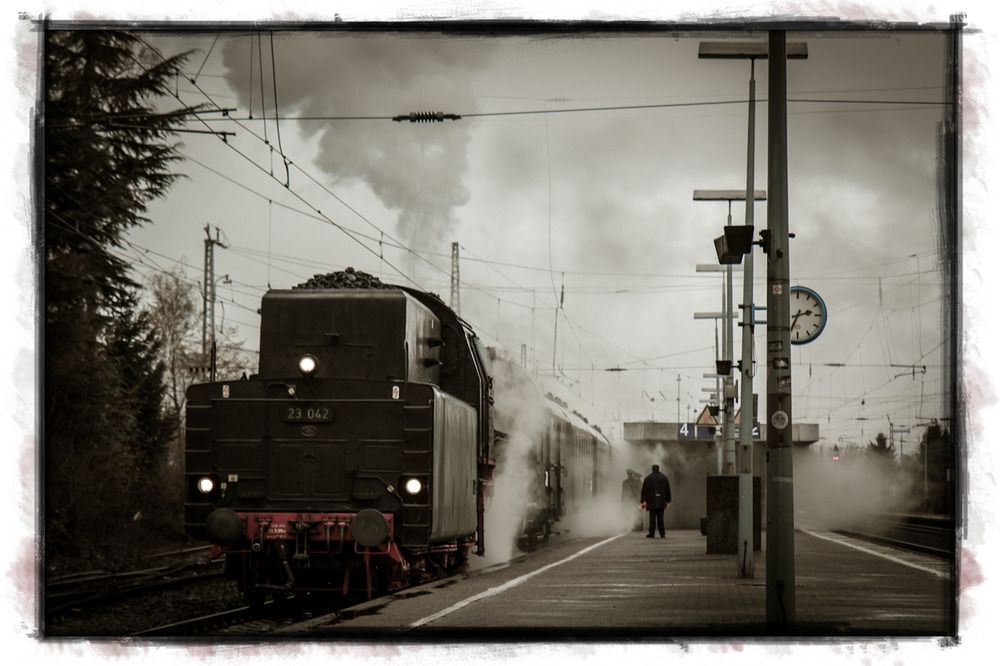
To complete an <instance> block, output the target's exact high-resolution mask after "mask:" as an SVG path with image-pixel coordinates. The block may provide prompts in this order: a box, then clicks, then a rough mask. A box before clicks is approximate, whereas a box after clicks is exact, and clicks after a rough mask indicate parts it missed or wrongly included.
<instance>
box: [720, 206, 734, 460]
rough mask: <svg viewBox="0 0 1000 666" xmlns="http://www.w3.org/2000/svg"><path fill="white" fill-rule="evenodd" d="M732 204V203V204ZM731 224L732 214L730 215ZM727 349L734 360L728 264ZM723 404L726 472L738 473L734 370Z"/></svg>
mask: <svg viewBox="0 0 1000 666" xmlns="http://www.w3.org/2000/svg"><path fill="white" fill-rule="evenodd" d="M730 205H732V204H730ZM729 221H730V224H731V223H732V214H730V215H729ZM725 330H726V334H727V335H726V351H725V354H726V356H725V359H724V360H726V361H729V362H730V363H732V361H733V267H732V265H727V266H726V321H725ZM723 385H724V388H723V392H722V398H723V401H724V402H723V405H724V408H725V413H726V421H725V437H726V466H725V473H726V474H736V387H735V386H734V384H733V373H732V370H730V371H729V372H727V373H726V376H725V378H724V379H723Z"/></svg>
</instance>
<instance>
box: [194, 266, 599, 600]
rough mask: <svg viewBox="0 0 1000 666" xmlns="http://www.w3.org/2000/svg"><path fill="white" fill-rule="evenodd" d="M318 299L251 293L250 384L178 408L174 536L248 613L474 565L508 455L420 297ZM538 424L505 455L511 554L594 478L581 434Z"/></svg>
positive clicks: (297, 293) (479, 352) (503, 414)
mask: <svg viewBox="0 0 1000 666" xmlns="http://www.w3.org/2000/svg"><path fill="white" fill-rule="evenodd" d="M348 270H349V271H351V272H352V273H353V271H352V269H348ZM331 275H332V274H331ZM317 277H319V276H317ZM348 277H352V276H348ZM369 277H370V276H369ZM327 284H328V282H323V283H321V284H320V288H311V287H312V286H313V285H312V284H310V283H306V284H305V285H300V286H299V287H300V288H295V289H290V290H271V291H268V292H267V293H266V294H265V295H264V297H263V299H262V303H261V332H260V366H259V372H258V374H256V375H253V376H252V377H250V378H249V379H243V380H236V381H216V382H212V383H207V384H199V385H193V386H191V387H190V388H189V389H188V392H187V410H186V431H185V434H186V443H185V479H186V491H185V492H186V495H185V505H184V509H185V529H186V531H187V533H188V535H189V536H190V537H191V538H193V539H195V540H199V541H209V542H211V543H212V544H213V548H212V552H211V554H210V559H212V558H215V557H218V556H220V555H223V554H224V555H225V562H226V571H227V575H228V576H229V578H231V579H233V580H236V581H237V582H238V585H239V587H240V589H241V590H242V591H243V592H244V593H245V594H246V596H247V598H248V599H249V600H250V601H251V602H261V601H263V600H264V599H265V598H266V597H267V596H269V595H274V596H277V595H281V596H286V597H290V596H294V595H295V594H296V593H298V592H323V593H331V592H332V593H336V594H339V595H342V596H343V597H344V598H359V599H360V598H369V599H371V598H373V597H375V596H380V595H382V594H386V593H389V592H392V591H394V590H398V589H401V588H405V587H408V586H411V585H415V584H420V583H423V582H427V581H430V580H433V579H435V578H438V577H441V576H444V575H450V574H452V573H455V572H458V571H460V570H462V569H463V568H464V567H465V566H467V564H468V556H469V554H470V553H475V554H477V555H483V554H484V553H485V542H486V538H485V537H486V531H487V529H488V526H487V525H486V520H485V515H486V507H487V505H488V504H489V503H490V501H491V494H492V489H493V477H494V472H495V471H498V468H497V453H500V454H501V455H500V461H501V465H503V464H506V463H504V462H503V461H504V460H505V459H506V458H508V457H509V456H508V455H507V454H508V453H510V441H511V440H510V437H509V435H508V434H507V433H505V432H504V431H503V430H497V428H496V427H495V419H496V418H499V420H500V421H501V422H502V423H504V424H505V425H504V427H505V428H506V429H508V430H512V429H516V428H518V423H519V421H520V420H521V416H520V415H519V413H518V407H516V406H515V405H514V404H513V403H509V404H508V408H507V409H506V411H503V410H500V408H499V407H498V406H497V405H494V381H493V377H492V374H491V366H492V364H493V363H495V362H497V359H496V355H495V354H493V355H491V353H490V352H489V351H488V350H487V348H486V347H485V346H484V345H483V344H482V342H481V340H480V339H479V338H478V337H477V336H476V334H475V332H474V331H473V330H472V328H471V327H470V326H469V325H468V324H467V323H466V322H464V321H463V320H462V319H461V318H459V317H458V316H457V315H456V314H455V313H454V312H453V311H452V310H451V309H450V308H448V307H447V306H446V305H445V304H444V303H443V302H442V301H441V300H440V299H439V298H438V297H437V296H434V295H432V294H429V293H425V292H422V291H419V290H415V289H410V288H406V287H397V286H393V285H384V284H381V283H379V281H378V279H377V278H374V279H373V280H371V279H370V280H367V281H363V282H361V284H362V285H363V286H366V287H375V288H361V289H357V288H351V289H344V288H325V286H326V285H327ZM338 286H339V285H338ZM301 287H306V288H301ZM501 402H503V401H501ZM536 404H537V403H536ZM542 413H543V417H542V418H541V420H540V422H539V423H540V426H538V427H536V428H534V429H533V432H531V433H530V434H528V435H527V437H528V439H529V440H531V441H530V442H529V445H528V446H527V447H525V450H524V455H523V456H522V459H525V460H527V462H528V464H527V465H526V467H525V473H524V474H523V478H522V482H523V484H524V486H525V489H526V492H525V493H524V495H523V496H524V497H526V498H527V499H528V500H529V501H528V505H527V506H525V507H524V512H523V513H524V517H523V519H522V528H523V529H522V531H521V534H520V535H519V537H518V539H519V542H520V543H521V544H522V545H528V544H534V543H536V542H537V541H538V540H539V539H544V538H546V537H547V536H548V534H549V533H550V531H551V529H552V526H553V524H554V522H555V521H557V520H558V519H559V518H561V517H562V516H564V515H565V513H566V511H567V510H569V509H570V508H571V507H572V506H573V505H574V504H575V503H578V502H579V501H580V500H581V499H582V498H583V497H585V496H586V495H588V494H589V495H593V494H595V493H597V492H598V491H599V489H600V488H601V486H602V484H603V483H604V477H605V475H606V474H607V473H608V470H609V467H610V456H611V449H610V445H609V443H608V441H607V439H606V438H605V437H604V436H603V435H602V434H601V433H600V432H599V431H598V430H596V429H594V428H592V427H590V426H589V425H588V424H586V422H585V421H583V420H582V419H581V418H579V417H576V416H574V417H571V415H570V413H569V412H568V411H567V410H566V409H565V408H561V407H559V406H557V405H555V403H552V402H548V406H547V407H544V408H543V409H542ZM498 414H499V416H498Z"/></svg>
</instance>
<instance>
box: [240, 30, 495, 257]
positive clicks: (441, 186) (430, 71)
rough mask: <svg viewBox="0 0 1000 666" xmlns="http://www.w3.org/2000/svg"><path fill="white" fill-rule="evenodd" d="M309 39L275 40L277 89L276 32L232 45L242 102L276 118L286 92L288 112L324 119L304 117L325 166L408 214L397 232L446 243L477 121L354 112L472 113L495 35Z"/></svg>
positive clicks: (417, 240)
mask: <svg viewBox="0 0 1000 666" xmlns="http://www.w3.org/2000/svg"><path fill="white" fill-rule="evenodd" d="M303 36H304V35H303V34H302V33H294V34H293V35H292V36H291V37H294V39H293V38H288V37H287V36H282V35H281V34H280V33H279V34H277V35H275V36H274V38H273V47H274V48H273V52H274V63H275V69H276V71H277V77H276V79H277V85H276V86H274V80H273V78H272V75H271V71H272V68H271V53H272V52H271V46H272V40H271V39H270V38H269V37H267V36H265V37H264V38H263V39H260V40H258V37H257V35H256V34H253V35H248V36H247V37H246V39H241V40H235V41H233V42H231V43H230V44H229V45H228V47H227V50H226V53H225V63H226V66H227V68H228V76H227V78H228V79H229V81H230V83H231V84H232V86H233V88H234V89H235V90H236V91H237V94H238V98H239V103H240V106H241V107H242V108H247V107H250V108H251V109H252V110H253V112H254V113H255V115H257V116H259V115H261V114H262V113H263V115H265V116H267V117H272V118H273V114H274V99H275V98H277V100H278V106H279V107H280V108H281V113H282V115H291V114H295V115H298V116H300V117H309V118H319V119H320V120H310V121H299V122H297V123H296V125H297V127H298V129H299V130H300V131H301V133H302V134H303V135H304V136H305V137H306V138H308V139H309V140H310V141H318V143H319V146H320V154H319V157H318V159H317V166H319V167H320V168H321V169H322V170H323V171H324V172H326V173H327V174H329V175H330V176H331V177H332V180H333V181H336V180H340V179H344V180H348V181H349V180H357V181H361V182H363V183H365V184H366V185H367V186H368V187H370V188H371V191H372V192H373V193H374V194H375V195H376V196H377V197H378V198H379V200H380V201H381V202H382V204H383V205H385V206H386V207H387V208H389V209H391V210H395V211H398V213H399V219H398V222H397V229H396V233H397V234H399V235H400V236H402V239H401V240H404V241H405V242H407V244H409V245H411V247H417V248H431V247H433V248H434V249H440V246H441V243H442V239H443V238H444V236H445V235H446V233H447V231H448V230H449V227H450V226H451V225H452V223H453V219H454V218H453V209H454V208H456V207H458V206H461V205H463V204H464V203H466V201H467V200H468V198H469V192H468V190H467V188H466V186H465V184H464V183H463V176H464V174H465V171H466V168H467V166H468V159H467V146H468V143H469V140H470V135H469V126H470V125H469V121H468V120H457V121H453V120H445V121H444V122H443V123H438V122H435V123H423V124H411V123H409V122H393V121H392V120H389V119H382V120H361V119H353V120H352V119H350V118H362V117H363V118H370V117H377V118H392V117H395V116H400V115H406V114H409V113H410V112H424V111H444V112H445V113H456V114H463V113H469V112H471V111H472V110H474V109H475V100H474V97H473V93H472V87H471V77H472V74H473V73H474V72H475V71H477V69H478V68H479V67H481V66H482V65H483V64H484V63H485V62H486V60H487V55H486V54H487V52H488V48H487V47H488V44H489V40H483V41H482V44H483V46H478V44H479V43H478V42H477V47H476V48H469V43H468V42H466V41H465V40H453V39H440V38H434V37H430V36H416V35H384V34H357V33H354V34H351V33H317V34H316V36H315V38H312V39H304V38H303ZM459 49H460V50H459ZM459 53H461V56H459ZM261 56H262V57H261ZM262 99H263V109H262V106H261V104H262V102H261V100H262ZM285 126H286V127H288V124H287V123H286V125H285ZM286 131H287V130H286Z"/></svg>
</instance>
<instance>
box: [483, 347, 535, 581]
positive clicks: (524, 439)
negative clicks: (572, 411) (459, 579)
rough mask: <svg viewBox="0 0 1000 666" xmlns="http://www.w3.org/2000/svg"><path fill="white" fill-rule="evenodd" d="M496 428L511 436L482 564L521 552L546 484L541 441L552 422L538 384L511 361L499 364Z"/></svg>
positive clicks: (500, 459)
mask: <svg viewBox="0 0 1000 666" xmlns="http://www.w3.org/2000/svg"><path fill="white" fill-rule="evenodd" d="M493 386H494V389H493V392H494V399H495V405H496V410H495V423H494V425H495V426H496V429H497V430H499V431H500V432H503V433H505V434H506V435H507V439H506V441H505V442H503V443H502V444H501V445H500V446H499V447H498V449H499V450H498V451H497V452H496V462H497V466H496V472H495V474H494V478H493V491H492V495H491V497H490V500H489V504H488V505H487V507H486V516H485V520H486V535H485V539H486V554H485V555H484V556H483V558H482V559H481V564H483V565H487V566H488V565H492V564H497V563H500V562H507V561H508V560H510V559H511V558H512V557H514V556H515V555H516V554H517V539H518V537H519V536H520V534H521V532H522V526H523V523H524V520H525V517H526V515H527V513H528V510H529V509H530V508H531V507H532V506H533V505H534V504H535V503H537V502H539V501H542V499H543V498H539V497H536V493H538V492H539V491H540V490H541V488H540V486H541V484H542V483H543V477H541V476H540V475H541V473H542V472H541V471H540V470H539V465H538V452H539V448H538V447H539V443H540V442H541V441H542V435H543V433H544V432H545V428H546V427H547V424H548V412H547V411H546V408H545V400H544V398H543V396H542V394H541V391H539V389H538V387H537V386H535V384H534V383H533V382H532V381H531V380H530V379H529V378H528V376H527V375H525V374H524V373H523V372H521V371H520V370H519V368H517V367H516V366H514V365H513V364H511V363H510V362H508V361H504V360H502V359H496V360H495V361H494V363H493Z"/></svg>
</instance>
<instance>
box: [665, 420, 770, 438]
mask: <svg viewBox="0 0 1000 666" xmlns="http://www.w3.org/2000/svg"><path fill="white" fill-rule="evenodd" d="M716 433H718V434H719V435H722V434H723V432H722V426H721V425H703V424H699V423H678V424H677V439H693V440H699V441H711V440H714V439H715V435H716ZM739 436H740V426H739V424H737V425H736V437H737V438H739ZM753 438H754V439H760V423H754V424H753Z"/></svg>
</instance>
